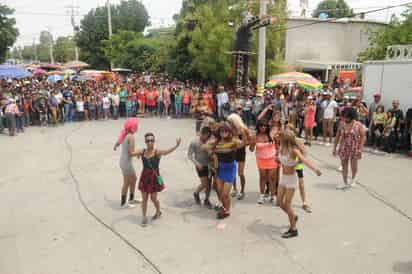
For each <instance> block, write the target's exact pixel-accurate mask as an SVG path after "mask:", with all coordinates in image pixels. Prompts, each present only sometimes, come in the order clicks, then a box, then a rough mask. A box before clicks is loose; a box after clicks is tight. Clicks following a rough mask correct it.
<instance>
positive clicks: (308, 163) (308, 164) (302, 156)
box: [294, 149, 322, 176]
mask: <svg viewBox="0 0 412 274" xmlns="http://www.w3.org/2000/svg"><path fill="white" fill-rule="evenodd" d="M294 153H295V154H296V156H297V157H298V158H299V160H300V161H301V162H302V163H303V164H305V165H306V166H307V167H309V168H310V169H311V170H313V171H314V172H315V173H316V175H318V176H320V175H322V172H321V171H320V169H319V168H318V167H317V166H316V165H315V164H314V163H312V162H311V161H309V160H308V159H306V157H305V156H304V155H303V153H302V152H301V151H300V149H294Z"/></svg>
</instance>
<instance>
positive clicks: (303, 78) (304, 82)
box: [266, 72, 323, 89]
mask: <svg viewBox="0 0 412 274" xmlns="http://www.w3.org/2000/svg"><path fill="white" fill-rule="evenodd" d="M289 83H296V84H298V85H299V86H301V87H303V88H305V89H321V88H322V87H323V85H322V83H321V82H320V81H319V80H318V79H316V78H315V77H313V76H312V75H310V74H307V73H301V72H288V73H283V74H278V75H274V76H272V77H270V78H269V81H268V82H267V83H266V87H269V88H271V87H275V86H278V85H281V84H289Z"/></svg>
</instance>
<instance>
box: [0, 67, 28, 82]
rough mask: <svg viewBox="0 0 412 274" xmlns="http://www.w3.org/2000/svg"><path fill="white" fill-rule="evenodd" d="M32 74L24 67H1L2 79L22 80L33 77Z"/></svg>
mask: <svg viewBox="0 0 412 274" xmlns="http://www.w3.org/2000/svg"><path fill="white" fill-rule="evenodd" d="M31 76H32V74H31V73H30V72H29V71H28V70H27V69H26V68H24V67H19V66H14V65H0V79H2V78H12V79H21V78H27V77H31Z"/></svg>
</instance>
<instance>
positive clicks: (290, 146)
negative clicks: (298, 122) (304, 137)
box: [279, 129, 299, 155]
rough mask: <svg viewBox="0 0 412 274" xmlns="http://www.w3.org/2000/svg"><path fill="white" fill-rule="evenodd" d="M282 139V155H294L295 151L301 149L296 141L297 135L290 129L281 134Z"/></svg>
mask: <svg viewBox="0 0 412 274" xmlns="http://www.w3.org/2000/svg"><path fill="white" fill-rule="evenodd" d="M279 137H280V138H279V139H280V150H281V152H282V154H289V155H291V154H292V151H293V150H294V149H299V146H298V143H297V141H296V136H295V133H294V132H293V131H292V130H290V129H285V130H283V131H281V132H280V134H279Z"/></svg>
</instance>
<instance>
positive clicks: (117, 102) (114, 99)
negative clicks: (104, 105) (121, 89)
mask: <svg viewBox="0 0 412 274" xmlns="http://www.w3.org/2000/svg"><path fill="white" fill-rule="evenodd" d="M111 99H112V107H113V118H114V119H115V120H117V119H119V107H120V96H119V94H118V93H116V92H114V93H111Z"/></svg>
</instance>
